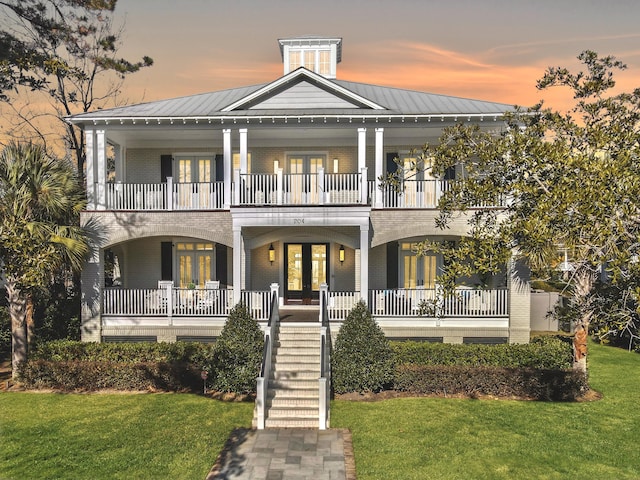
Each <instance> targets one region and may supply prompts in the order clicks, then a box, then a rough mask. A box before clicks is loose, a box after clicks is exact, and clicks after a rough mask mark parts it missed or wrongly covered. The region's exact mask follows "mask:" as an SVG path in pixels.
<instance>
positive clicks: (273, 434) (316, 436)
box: [206, 428, 356, 480]
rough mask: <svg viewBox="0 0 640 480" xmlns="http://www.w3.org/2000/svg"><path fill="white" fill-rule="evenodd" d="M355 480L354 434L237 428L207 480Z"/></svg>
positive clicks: (330, 431)
mask: <svg viewBox="0 0 640 480" xmlns="http://www.w3.org/2000/svg"><path fill="white" fill-rule="evenodd" d="M302 478H312V479H313V480H334V479H340V480H355V478H356V472H355V462H354V459H353V446H352V444H351V432H349V431H348V430H337V429H333V430H324V431H320V430H313V429H298V428H274V429H267V430H249V429H236V430H234V431H233V432H232V433H231V436H230V437H229V439H228V440H227V443H226V445H225V447H224V449H223V451H222V452H221V453H220V456H219V457H218V459H217V461H216V463H215V465H214V466H213V468H212V469H211V472H209V475H208V476H207V479H206V480H220V479H236V480H259V479H260V480H287V479H302Z"/></svg>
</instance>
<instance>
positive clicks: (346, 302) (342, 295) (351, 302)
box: [327, 291, 360, 321]
mask: <svg viewBox="0 0 640 480" xmlns="http://www.w3.org/2000/svg"><path fill="white" fill-rule="evenodd" d="M327 296H328V299H327V312H328V315H329V320H330V321H335V320H344V319H345V318H347V315H349V312H350V311H351V309H352V308H353V307H354V306H355V304H356V303H358V301H359V300H360V292H336V291H330V292H327Z"/></svg>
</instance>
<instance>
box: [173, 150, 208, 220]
mask: <svg viewBox="0 0 640 480" xmlns="http://www.w3.org/2000/svg"><path fill="white" fill-rule="evenodd" d="M176 160H177V165H176V169H177V171H176V178H177V180H178V182H177V185H176V187H177V190H178V199H177V201H178V206H179V207H182V208H208V207H210V206H211V205H210V203H211V192H210V188H211V187H210V185H211V182H212V181H214V178H213V177H214V175H215V173H214V157H212V156H179V157H177V158H176Z"/></svg>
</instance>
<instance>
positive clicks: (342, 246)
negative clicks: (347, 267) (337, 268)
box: [338, 245, 344, 264]
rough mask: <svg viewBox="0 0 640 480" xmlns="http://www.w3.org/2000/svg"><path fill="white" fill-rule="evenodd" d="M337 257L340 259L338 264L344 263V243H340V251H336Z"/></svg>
mask: <svg viewBox="0 0 640 480" xmlns="http://www.w3.org/2000/svg"><path fill="white" fill-rule="evenodd" d="M338 259H339V260H340V264H343V263H344V245H340V251H339V252H338Z"/></svg>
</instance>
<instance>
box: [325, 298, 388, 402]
mask: <svg viewBox="0 0 640 480" xmlns="http://www.w3.org/2000/svg"><path fill="white" fill-rule="evenodd" d="M393 373H394V362H393V351H392V350H391V346H390V344H389V341H388V339H387V338H386V337H385V336H384V333H383V332H382V329H381V328H380V327H379V326H378V324H377V323H376V321H375V320H374V319H373V317H372V316H371V313H370V312H369V310H368V309H367V307H366V305H365V304H364V302H362V301H360V302H359V303H358V304H356V305H355V306H354V307H353V309H352V310H351V311H350V312H349V315H348V316H347V318H346V319H345V321H344V323H343V324H342V326H341V327H340V331H339V332H338V336H337V337H336V342H335V347H334V350H333V354H332V357H331V379H332V382H333V389H334V391H335V392H336V393H346V392H378V391H380V390H384V389H385V388H387V387H389V386H390V385H391V384H392V383H393Z"/></svg>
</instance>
